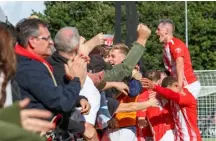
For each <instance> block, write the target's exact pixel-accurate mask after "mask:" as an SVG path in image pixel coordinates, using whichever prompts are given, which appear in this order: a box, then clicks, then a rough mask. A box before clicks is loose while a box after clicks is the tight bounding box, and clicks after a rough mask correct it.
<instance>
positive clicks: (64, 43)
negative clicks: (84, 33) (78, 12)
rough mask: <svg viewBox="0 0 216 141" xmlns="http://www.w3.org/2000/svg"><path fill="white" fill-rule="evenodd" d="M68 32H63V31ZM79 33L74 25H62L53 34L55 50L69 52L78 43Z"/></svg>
mask: <svg viewBox="0 0 216 141" xmlns="http://www.w3.org/2000/svg"><path fill="white" fill-rule="evenodd" d="M66 31H67V32H70V34H64V33H65V32H66ZM79 41H80V35H79V32H78V30H77V28H76V27H64V28H62V29H60V30H59V31H58V32H57V34H56V36H55V40H54V42H55V48H56V50H57V51H62V52H71V51H73V49H74V48H75V47H77V46H78V45H79Z"/></svg>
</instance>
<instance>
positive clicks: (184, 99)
mask: <svg viewBox="0 0 216 141" xmlns="http://www.w3.org/2000/svg"><path fill="white" fill-rule="evenodd" d="M154 91H156V92H158V93H159V94H161V95H163V96H164V97H165V98H167V99H169V100H171V101H170V108H171V112H172V115H173V118H174V122H175V130H176V133H175V141H201V136H200V131H199V128H198V126H197V105H196V100H195V98H194V97H193V95H192V94H191V93H190V92H189V91H188V90H187V89H184V92H185V95H183V94H180V93H176V92H174V91H172V90H170V89H168V88H162V87H160V86H155V88H154Z"/></svg>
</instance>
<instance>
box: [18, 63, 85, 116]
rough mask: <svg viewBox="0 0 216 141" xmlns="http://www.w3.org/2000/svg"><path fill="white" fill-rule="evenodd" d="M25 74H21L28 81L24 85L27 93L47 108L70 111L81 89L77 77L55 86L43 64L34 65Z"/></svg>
mask: <svg viewBox="0 0 216 141" xmlns="http://www.w3.org/2000/svg"><path fill="white" fill-rule="evenodd" d="M42 69H43V70H42ZM25 74H26V75H25ZM25 74H24V75H22V76H25V77H24V78H25V79H26V82H28V84H26V86H27V89H28V91H29V93H30V94H31V95H33V96H34V97H35V98H36V99H37V100H38V101H40V102H41V103H42V104H43V105H44V106H45V107H47V108H48V109H51V110H55V111H61V112H70V111H71V110H72V109H73V108H74V107H75V105H76V99H77V98H78V96H79V92H80V90H81V85H80V80H79V78H76V77H75V78H74V79H73V80H71V81H70V82H69V83H68V84H67V85H59V86H55V85H54V83H53V80H52V78H51V77H50V75H49V73H48V71H47V70H46V68H45V67H44V66H43V67H37V68H36V67H34V70H31V71H28V72H26V73H25ZM20 77H21V76H20ZM20 83H22V82H20ZM18 84H19V83H18Z"/></svg>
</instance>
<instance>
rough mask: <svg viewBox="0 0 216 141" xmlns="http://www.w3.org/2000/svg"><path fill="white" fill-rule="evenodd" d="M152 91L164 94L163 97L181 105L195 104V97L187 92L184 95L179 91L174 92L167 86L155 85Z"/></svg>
mask: <svg viewBox="0 0 216 141" xmlns="http://www.w3.org/2000/svg"><path fill="white" fill-rule="evenodd" d="M154 91H156V92H157V93H159V94H160V95H162V96H164V97H165V98H167V99H169V100H172V101H174V102H176V103H177V104H179V105H182V106H188V105H192V104H196V100H195V98H194V97H193V95H192V94H190V93H189V92H185V95H184V94H181V93H176V92H174V91H172V90H170V89H168V88H163V87H160V86H157V85H156V86H155V88H154Z"/></svg>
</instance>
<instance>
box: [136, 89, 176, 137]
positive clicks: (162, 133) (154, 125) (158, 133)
mask: <svg viewBox="0 0 216 141" xmlns="http://www.w3.org/2000/svg"><path fill="white" fill-rule="evenodd" d="M150 93H151V92H150V91H147V90H144V91H143V92H142V93H141V94H140V95H139V97H138V100H137V101H138V102H143V101H147V100H148V99H149V94H150ZM156 98H157V99H158V101H159V103H160V105H159V106H158V107H149V108H147V110H140V111H137V117H146V118H147V119H148V121H149V125H150V130H151V131H152V134H153V138H154V141H167V140H169V141H174V134H173V131H172V130H173V129H174V121H173V117H172V114H171V112H170V111H171V109H170V104H169V101H168V100H166V99H164V98H162V97H161V96H160V95H159V94H157V95H156ZM147 129H148V128H145V129H144V130H143V132H144V135H145V132H147V131H146V130H147Z"/></svg>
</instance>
